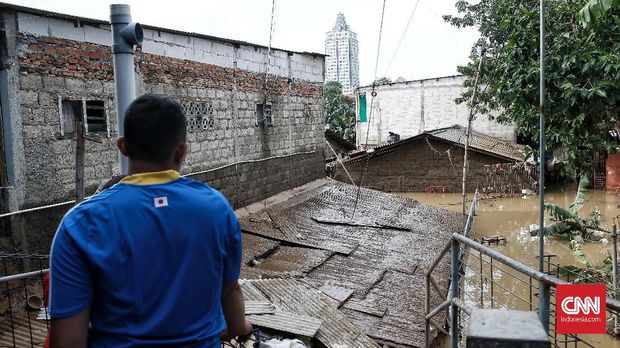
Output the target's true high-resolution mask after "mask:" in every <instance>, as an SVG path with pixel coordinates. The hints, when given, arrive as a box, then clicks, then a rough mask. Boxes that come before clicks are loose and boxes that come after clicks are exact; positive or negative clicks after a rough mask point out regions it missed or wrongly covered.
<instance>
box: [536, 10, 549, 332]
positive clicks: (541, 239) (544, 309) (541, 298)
mask: <svg viewBox="0 0 620 348" xmlns="http://www.w3.org/2000/svg"><path fill="white" fill-rule="evenodd" d="M539 25H540V86H539V89H540V109H539V112H540V120H539V121H540V139H539V143H540V147H539V162H540V163H539V164H540V167H539V178H538V195H539V205H540V206H539V208H540V212H539V225H540V233H539V234H538V270H539V271H540V272H544V271H545V260H544V256H545V0H540V24H539ZM539 289H540V290H539V294H538V308H539V309H538V315H539V317H540V322H541V323H542V324H543V327H544V328H545V330H547V331H549V296H548V295H549V294H548V293H547V292H549V286H548V285H545V284H543V282H540V283H539Z"/></svg>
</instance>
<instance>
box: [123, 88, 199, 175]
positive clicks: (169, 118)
mask: <svg viewBox="0 0 620 348" xmlns="http://www.w3.org/2000/svg"><path fill="white" fill-rule="evenodd" d="M123 124H124V126H125V134H124V136H125V146H126V148H127V153H128V156H129V157H130V158H131V159H134V160H139V161H146V162H155V163H162V162H165V161H167V160H168V159H169V158H170V156H171V155H172V152H173V151H174V149H175V147H176V146H177V145H178V144H180V143H181V142H182V141H184V139H185V136H186V134H187V119H186V117H185V114H184V113H183V108H182V107H181V105H179V103H177V102H176V101H174V100H172V99H170V98H168V97H163V96H157V95H143V96H141V97H139V98H138V99H136V100H134V101H133V102H132V103H131V104H130V105H129V107H128V108H127V112H126V113H125V121H124V123H123Z"/></svg>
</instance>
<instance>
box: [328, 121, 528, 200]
mask: <svg viewBox="0 0 620 348" xmlns="http://www.w3.org/2000/svg"><path fill="white" fill-rule="evenodd" d="M464 147H465V128H464V127H462V126H459V125H452V126H450V127H445V128H438V129H434V130H430V131H426V132H424V133H422V134H419V135H416V136H413V137H409V138H406V139H402V140H400V141H397V142H394V143H390V144H385V145H381V146H378V147H375V148H374V151H370V152H367V151H365V150H362V151H358V152H353V153H349V154H348V159H347V160H345V161H344V166H345V167H346V168H347V170H348V174H347V173H346V172H345V171H344V170H343V169H342V167H341V166H334V168H335V172H334V173H335V174H334V177H335V178H336V179H338V180H340V181H342V182H350V179H349V177H348V175H351V177H352V178H353V180H354V181H355V182H356V183H357V182H361V183H362V186H364V187H368V188H372V189H375V190H381V191H386V192H446V193H448V192H460V190H461V183H462V175H463V155H464ZM522 150H523V147H522V146H520V145H518V144H516V143H514V142H510V141H505V140H502V139H498V138H494V137H491V136H488V135H486V134H482V133H479V132H476V131H473V132H472V133H471V138H470V144H469V159H468V162H469V174H468V184H467V185H468V189H469V190H470V191H472V192H473V191H474V190H476V189H479V190H480V191H481V192H483V191H484V192H489V193H510V194H515V193H518V194H520V193H521V190H522V189H528V190H535V189H536V178H535V177H536V175H537V174H536V172H535V170H534V171H530V172H528V171H527V170H528V168H525V166H524V164H523V163H522V162H523V161H524V159H525V156H524V154H523V152H522ZM504 171H505V172H506V173H504ZM503 174H506V175H503Z"/></svg>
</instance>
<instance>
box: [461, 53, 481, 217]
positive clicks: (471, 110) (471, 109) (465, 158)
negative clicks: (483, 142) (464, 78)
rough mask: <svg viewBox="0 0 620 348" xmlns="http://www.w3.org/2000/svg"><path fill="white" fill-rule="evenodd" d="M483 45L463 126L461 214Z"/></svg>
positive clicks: (464, 198) (464, 205)
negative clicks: (465, 125) (464, 125)
mask: <svg viewBox="0 0 620 348" xmlns="http://www.w3.org/2000/svg"><path fill="white" fill-rule="evenodd" d="M484 52H485V50H484V46H482V47H481V48H480V61H479V62H478V71H477V72H476V80H475V81H474V89H473V91H472V92H471V99H470V101H469V115H467V127H465V155H464V156H463V189H462V196H463V216H464V215H466V214H467V207H466V206H467V171H468V169H469V165H468V163H467V162H468V160H469V159H468V152H469V138H470V133H471V121H472V120H473V118H474V103H475V102H476V91H477V90H478V83H479V82H480V74H481V73H482V60H483V59H484Z"/></svg>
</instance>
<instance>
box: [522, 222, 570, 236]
mask: <svg viewBox="0 0 620 348" xmlns="http://www.w3.org/2000/svg"><path fill="white" fill-rule="evenodd" d="M574 230H575V226H574V225H573V224H571V223H570V222H568V221H560V222H558V223H555V224H553V225H549V226H545V229H544V232H543V234H544V235H545V236H548V235H552V234H556V235H561V234H567V233H571V232H573V231H574ZM539 233H540V228H537V229H535V230H532V231H531V232H530V234H531V235H532V236H538V234H539Z"/></svg>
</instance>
